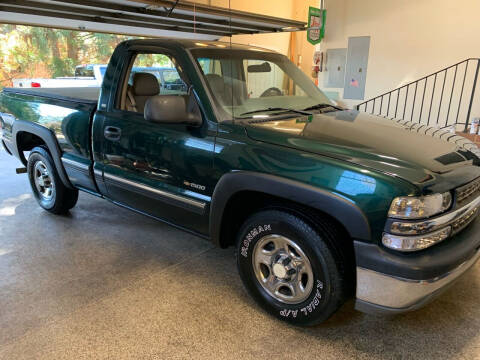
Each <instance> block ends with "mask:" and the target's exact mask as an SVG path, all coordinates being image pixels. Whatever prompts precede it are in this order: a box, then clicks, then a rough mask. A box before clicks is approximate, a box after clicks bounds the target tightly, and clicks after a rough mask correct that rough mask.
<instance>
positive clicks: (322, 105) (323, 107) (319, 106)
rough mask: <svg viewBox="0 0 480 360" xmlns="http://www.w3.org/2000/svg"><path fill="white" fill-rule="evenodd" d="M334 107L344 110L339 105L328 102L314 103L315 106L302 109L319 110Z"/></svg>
mask: <svg viewBox="0 0 480 360" xmlns="http://www.w3.org/2000/svg"><path fill="white" fill-rule="evenodd" d="M329 107H331V108H333V109H336V110H340V111H341V110H343V109H342V108H341V107H338V106H335V105H332V104H327V103H321V104H317V105H313V106H309V107H307V108H305V109H302V110H303V111H308V110H319V109H325V108H329Z"/></svg>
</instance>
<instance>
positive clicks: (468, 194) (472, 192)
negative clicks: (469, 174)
mask: <svg viewBox="0 0 480 360" xmlns="http://www.w3.org/2000/svg"><path fill="white" fill-rule="evenodd" d="M455 194H456V197H457V208H460V207H462V206H464V205H466V204H468V203H470V202H471V201H472V200H474V199H476V198H477V196H479V195H480V178H477V179H475V180H473V181H472V182H470V183H468V184H467V185H463V186H461V187H459V188H458V189H456V190H455Z"/></svg>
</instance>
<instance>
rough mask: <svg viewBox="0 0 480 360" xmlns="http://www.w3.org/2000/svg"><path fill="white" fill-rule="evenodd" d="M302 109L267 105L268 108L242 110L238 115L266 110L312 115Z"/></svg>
mask: <svg viewBox="0 0 480 360" xmlns="http://www.w3.org/2000/svg"><path fill="white" fill-rule="evenodd" d="M304 110H306V109H304ZM304 110H295V109H289V108H282V107H269V108H266V109H259V110H253V111H247V112H244V113H243V114H240V115H239V116H243V115H250V114H256V113H261V112H267V111H290V112H294V113H297V114H302V115H312V114H311V113H309V112H306V111H304Z"/></svg>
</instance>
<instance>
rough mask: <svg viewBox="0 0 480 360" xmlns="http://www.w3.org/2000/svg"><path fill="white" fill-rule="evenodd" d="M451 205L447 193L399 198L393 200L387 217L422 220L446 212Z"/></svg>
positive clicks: (450, 197)
mask: <svg viewBox="0 0 480 360" xmlns="http://www.w3.org/2000/svg"><path fill="white" fill-rule="evenodd" d="M451 204H452V195H451V194H450V193H449V192H446V193H443V194H434V195H427V196H421V197H413V196H401V197H397V198H395V199H393V201H392V205H391V206H390V210H389V211H388V216H389V217H391V218H397V219H423V218H428V217H430V216H433V215H436V214H439V213H441V212H444V211H445V210H448V208H449V207H450V205H451Z"/></svg>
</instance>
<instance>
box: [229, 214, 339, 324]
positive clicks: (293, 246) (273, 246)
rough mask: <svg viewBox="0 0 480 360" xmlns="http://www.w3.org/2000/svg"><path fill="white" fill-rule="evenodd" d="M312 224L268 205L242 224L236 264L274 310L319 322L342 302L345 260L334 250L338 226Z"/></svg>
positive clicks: (253, 291)
mask: <svg viewBox="0 0 480 360" xmlns="http://www.w3.org/2000/svg"><path fill="white" fill-rule="evenodd" d="M318 225H319V226H318V228H319V229H320V231H318V230H314V229H313V228H312V227H311V226H310V225H309V224H307V223H306V222H305V221H303V220H302V219H301V218H300V217H297V216H295V215H293V214H290V213H287V212H283V211H277V210H265V211H261V212H259V213H257V214H254V215H253V216H251V217H250V218H249V219H247V221H246V222H245V223H244V224H243V225H242V227H241V229H240V231H239V236H238V239H237V266H238V270H239V272H240V276H241V278H242V281H243V283H244V285H245V287H246V288H247V289H248V290H249V292H250V294H251V295H252V296H253V298H254V299H255V300H256V301H257V302H258V303H259V304H260V305H261V306H262V307H263V308H264V309H265V310H266V311H267V312H269V313H270V314H272V315H274V316H276V317H277V318H280V319H282V320H286V321H288V322H290V323H292V324H295V325H303V326H307V325H315V324H318V323H320V322H322V321H324V320H326V319H328V318H329V317H330V316H331V315H332V314H333V313H334V312H335V311H336V310H337V309H338V308H339V307H340V305H341V304H342V303H343V300H344V294H345V292H346V291H345V281H344V279H343V276H342V270H341V269H342V268H343V264H342V260H341V259H339V258H337V257H336V256H335V252H334V251H332V250H331V248H330V247H331V246H332V245H331V244H333V243H334V242H332V241H335V239H333V236H332V234H334V233H335V231H334V229H332V228H331V225H329V224H328V222H323V221H320V223H319V224H318Z"/></svg>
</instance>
